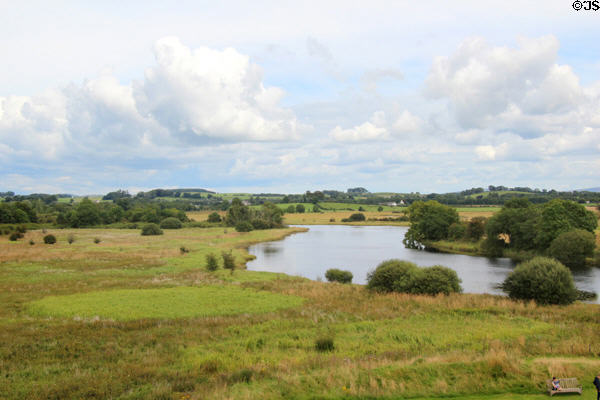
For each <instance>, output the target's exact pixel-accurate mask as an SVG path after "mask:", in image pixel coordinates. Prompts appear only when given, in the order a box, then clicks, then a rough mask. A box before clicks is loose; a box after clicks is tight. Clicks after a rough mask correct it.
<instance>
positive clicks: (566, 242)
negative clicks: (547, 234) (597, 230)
mask: <svg viewBox="0 0 600 400" xmlns="http://www.w3.org/2000/svg"><path fill="white" fill-rule="evenodd" d="M595 247H596V236H595V235H594V234H593V233H591V232H588V231H586V230H584V229H574V230H572V231H569V232H565V233H561V234H560V235H559V236H558V237H557V238H556V239H554V240H553V241H552V243H551V244H550V248H549V249H548V254H550V255H551V256H552V257H554V258H556V259H557V260H558V261H560V262H561V263H563V264H565V265H566V266H567V267H573V268H577V267H584V266H585V259H586V257H592V256H593V255H594V248H595Z"/></svg>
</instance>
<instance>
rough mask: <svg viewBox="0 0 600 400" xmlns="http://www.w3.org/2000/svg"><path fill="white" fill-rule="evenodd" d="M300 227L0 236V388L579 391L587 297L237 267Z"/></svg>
mask: <svg viewBox="0 0 600 400" xmlns="http://www.w3.org/2000/svg"><path fill="white" fill-rule="evenodd" d="M345 214H348V212H346V213H345ZM345 214H344V215H345ZM296 215H297V216H303V215H302V214H294V216H296ZM314 215H315V216H317V215H322V214H314ZM307 216H311V217H312V214H306V215H304V217H307ZM300 230H301V229H299V228H289V229H279V230H267V231H253V232H249V233H238V232H235V231H234V230H233V229H231V228H206V229H192V228H187V229H181V230H165V234H164V235H163V236H141V235H140V232H139V230H126V229H122V230H118V229H79V230H75V229H73V230H48V232H49V233H53V234H55V235H56V236H57V238H58V242H57V243H56V244H55V245H44V244H42V243H43V242H42V240H41V238H42V236H43V233H42V232H41V231H30V232H27V233H26V236H25V238H24V239H22V240H20V241H18V242H9V241H8V240H6V238H5V237H4V238H2V241H0V372H1V373H0V398H2V399H4V398H6V399H81V398H113V399H256V398H261V399H281V398H327V399H334V398H348V399H352V398H355V399H359V398H361V399H363V398H398V397H409V398H431V397H435V398H438V397H440V396H444V397H448V396H453V397H456V398H461V399H462V398H464V399H476V400H477V399H489V400H504V399H508V398H511V399H515V398H516V399H519V398H522V399H538V398H540V399H541V397H542V396H543V390H544V380H545V379H547V378H548V377H551V376H552V375H553V374H554V375H558V376H576V377H579V378H580V381H581V382H582V383H583V385H584V396H583V398H585V399H587V398H591V395H592V391H593V389H592V387H591V379H592V377H593V375H594V374H595V373H597V372H598V370H599V369H600V361H599V359H598V356H599V355H600V345H598V343H600V306H598V305H592V304H582V303H576V304H573V305H571V306H567V307H539V306H536V305H535V304H532V303H517V302H513V301H510V300H508V299H506V298H504V297H495V296H489V295H470V294H462V295H461V294H456V295H451V296H439V297H428V296H411V295H400V294H389V295H380V294H375V293H370V292H368V291H366V290H365V289H364V288H363V287H362V286H359V285H342V284H332V283H324V282H315V281H309V280H306V279H302V278H297V277H291V276H286V275H283V274H272V273H263V272H252V271H245V270H243V269H241V268H243V264H244V262H245V261H246V260H248V259H249V258H250V257H251V256H250V255H249V254H248V253H247V251H246V248H247V246H248V245H249V244H251V243H256V242H258V241H266V240H276V239H280V238H283V237H284V236H286V235H288V234H291V233H293V232H297V231H300ZM69 235H74V237H75V241H74V242H73V243H72V244H69V243H68V242H67V237H68V236H69ZM96 238H98V239H100V240H99V242H98V243H95V240H94V239H96ZM30 240H32V241H33V242H34V243H35V244H33V245H30V244H29V241H30ZM182 247H185V248H186V250H188V251H187V252H184V251H181V248H182ZM230 250H231V251H232V254H233V255H234V257H235V261H236V265H237V266H238V269H236V270H235V271H234V272H233V273H230V272H229V271H225V270H223V269H222V267H221V268H219V269H218V270H217V271H215V272H209V271H207V270H206V268H205V266H206V259H205V257H206V255H207V254H211V253H212V254H215V255H217V256H219V255H220V253H221V251H230ZM219 262H220V263H221V260H219ZM221 265H222V264H221ZM320 340H325V341H330V342H331V343H332V347H331V348H327V349H325V350H319V349H318V348H317V347H316V343H317V342H318V341H320Z"/></svg>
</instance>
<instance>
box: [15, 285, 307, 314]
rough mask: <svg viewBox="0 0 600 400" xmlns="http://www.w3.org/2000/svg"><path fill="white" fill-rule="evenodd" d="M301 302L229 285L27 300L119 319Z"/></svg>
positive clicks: (33, 306)
mask: <svg viewBox="0 0 600 400" xmlns="http://www.w3.org/2000/svg"><path fill="white" fill-rule="evenodd" d="M300 304H302V299H301V298H300V297H293V296H282V295H277V294H273V293H268V292H258V291H255V290H252V289H243V288H237V287H226V286H201V287H182V286H179V287H174V288H161V289H121V290H104V291H97V292H87V293H78V294H71V295H65V296H48V297H44V298H43V299H40V300H37V301H34V302H31V303H29V304H28V307H27V308H28V312H30V313H31V314H32V315H38V316H49V317H66V318H103V319H113V320H117V321H131V320H135V319H145V318H158V319H172V318H192V317H211V316H221V315H234V314H254V313H266V312H273V311H276V310H279V309H282V308H288V307H295V306H299V305H300Z"/></svg>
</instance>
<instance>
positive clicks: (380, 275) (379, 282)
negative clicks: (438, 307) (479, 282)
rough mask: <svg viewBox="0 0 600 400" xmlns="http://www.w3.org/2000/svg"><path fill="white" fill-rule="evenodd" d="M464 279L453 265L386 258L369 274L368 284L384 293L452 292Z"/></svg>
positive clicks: (459, 288)
mask: <svg viewBox="0 0 600 400" xmlns="http://www.w3.org/2000/svg"><path fill="white" fill-rule="evenodd" d="M460 282H461V281H460V279H459V278H458V275H457V274H456V271H454V270H452V269H450V268H447V267H443V266H441V265H435V266H433V267H426V268H421V267H418V266H417V265H416V264H414V263H411V262H408V261H401V260H388V261H384V262H382V263H381V264H379V265H378V266H377V268H375V270H374V271H372V272H370V273H369V274H368V275H367V288H368V289H371V290H375V291H377V292H381V293H389V292H398V293H411V294H428V295H436V294H439V293H444V294H450V293H457V292H461V291H462V288H461V286H460Z"/></svg>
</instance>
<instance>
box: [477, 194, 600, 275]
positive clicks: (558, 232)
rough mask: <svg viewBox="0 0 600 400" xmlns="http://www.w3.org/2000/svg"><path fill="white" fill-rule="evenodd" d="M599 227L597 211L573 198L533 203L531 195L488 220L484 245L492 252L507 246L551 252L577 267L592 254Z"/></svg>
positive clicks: (500, 252)
mask: <svg viewBox="0 0 600 400" xmlns="http://www.w3.org/2000/svg"><path fill="white" fill-rule="evenodd" d="M597 227H598V220H597V218H596V216H595V215H594V213H593V212H591V211H588V210H586V208H585V207H584V206H582V205H580V204H577V203H574V202H572V201H567V200H552V201H550V202H548V203H546V204H543V205H533V204H531V203H530V202H529V201H528V200H527V199H515V200H511V201H509V202H507V203H506V204H505V205H504V206H503V207H502V210H500V211H499V212H498V213H496V214H495V215H494V216H493V217H491V218H490V219H489V220H488V222H487V224H486V235H487V238H486V240H485V242H484V246H483V249H484V250H485V252H486V253H487V254H488V255H491V256H501V255H503V254H504V253H505V251H506V250H509V251H510V252H511V254H514V253H532V254H539V255H550V256H552V257H555V258H557V259H558V260H560V261H561V262H562V263H564V264H566V265H568V266H573V267H576V266H581V265H585V258H586V257H592V255H593V251H594V248H595V246H596V244H595V239H594V233H593V232H594V230H595V229H596V228H597ZM586 232H587V233H586Z"/></svg>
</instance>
